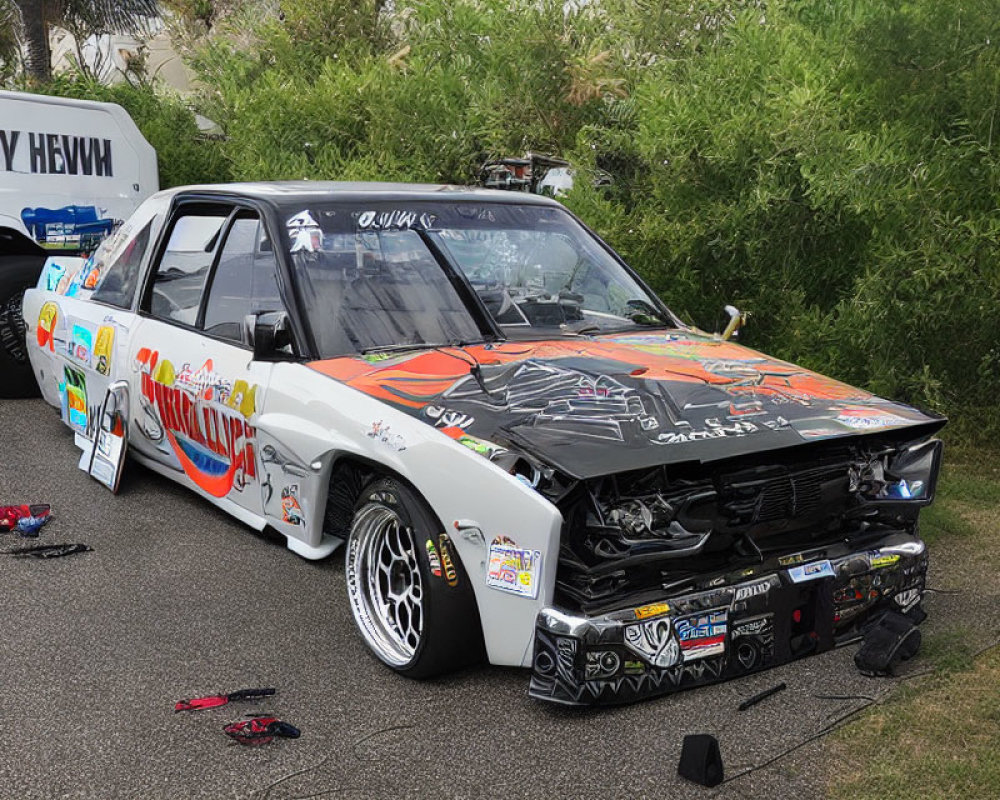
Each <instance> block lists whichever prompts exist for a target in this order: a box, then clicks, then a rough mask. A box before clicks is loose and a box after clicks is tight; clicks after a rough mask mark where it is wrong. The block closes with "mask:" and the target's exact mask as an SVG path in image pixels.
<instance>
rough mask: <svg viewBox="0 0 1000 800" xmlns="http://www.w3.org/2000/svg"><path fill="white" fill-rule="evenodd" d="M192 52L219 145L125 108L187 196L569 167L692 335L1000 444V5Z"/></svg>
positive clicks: (323, 26)
mask: <svg viewBox="0 0 1000 800" xmlns="http://www.w3.org/2000/svg"><path fill="white" fill-rule="evenodd" d="M231 5H232V7H233V8H234V9H235V10H233V11H232V12H231V13H227V14H226V15H225V16H224V18H221V19H220V20H219V21H218V23H217V24H213V26H212V28H211V33H210V34H209V35H207V36H206V37H205V38H204V39H203V40H202V41H201V42H200V44H197V45H196V46H195V47H193V48H192V49H191V51H190V52H189V53H188V57H189V58H188V60H189V63H190V64H191V66H192V67H193V68H194V70H195V71H196V73H197V74H198V76H199V79H200V84H199V85H200V87H201V89H200V94H199V97H198V104H199V108H200V110H201V111H202V112H203V113H205V114H206V115H207V116H208V117H210V118H211V119H213V120H216V121H217V122H218V123H219V124H220V125H221V126H222V127H223V129H224V130H225V133H226V136H227V138H226V139H225V141H222V142H204V141H202V140H200V138H199V137H198V136H197V135H196V133H195V130H194V127H193V122H192V121H191V117H190V115H189V113H188V112H187V110H186V109H184V108H183V106H181V105H180V104H179V102H178V101H177V100H176V99H173V98H170V97H165V96H162V95H159V94H157V93H155V92H153V91H152V90H150V89H149V88H148V87H138V88H136V87H128V86H125V87H114V88H111V89H105V88H101V87H93V86H88V85H84V84H80V83H72V82H71V83H65V84H60V85H58V86H57V87H56V90H57V91H61V92H65V93H77V94H75V96H100V98H101V99H112V100H114V101H116V102H120V103H121V104H122V105H124V106H125V107H126V108H127V109H128V110H129V111H130V112H131V113H132V114H133V116H135V117H136V121H137V122H138V123H139V126H140V128H142V129H143V130H144V131H145V132H146V135H147V137H148V138H149V139H150V141H151V142H152V143H153V144H154V146H155V147H157V150H158V152H159V155H160V164H161V179H162V181H163V183H164V185H170V184H172V183H179V182H187V181H203V180H214V179H218V178H221V177H232V178H234V179H240V180H246V179H282V178H307V177H308V178H317V179H318V178H327V179H379V180H408V181H431V182H456V183H470V182H473V181H474V180H475V178H476V176H477V173H478V168H479V166H480V165H481V164H482V162H483V161H484V160H485V159H486V158H487V157H492V156H499V155H520V154H521V153H523V152H524V151H527V150H535V151H541V152H549V153H554V154H558V155H562V156H564V157H568V158H570V159H571V160H572V161H573V162H574V164H575V165H577V167H578V168H579V170H580V171H579V173H578V174H579V175H581V176H585V175H587V174H589V170H591V169H594V168H599V169H604V170H607V171H609V172H611V173H612V175H613V176H614V179H615V183H614V185H613V186H612V187H611V188H610V189H595V188H594V187H592V186H591V185H589V182H588V181H587V180H586V179H581V180H578V181H577V185H576V187H575V188H574V189H573V191H572V192H571V194H570V195H569V196H568V197H567V198H566V203H567V205H569V206H570V207H571V208H572V209H574V210H575V211H576V212H577V213H578V214H580V216H581V217H582V218H583V219H584V220H585V221H586V222H588V223H589V224H590V225H591V226H592V227H593V228H594V229H595V230H597V232H598V233H600V234H601V235H603V236H604V237H605V238H606V239H607V240H608V241H609V242H611V243H612V244H613V245H614V246H615V247H616V248H617V249H618V250H619V251H620V252H621V253H622V254H623V255H624V256H625V258H626V260H628V261H629V262H630V263H631V264H633V265H634V266H635V267H636V268H637V269H638V270H639V272H640V273H641V274H643V275H644V276H645V278H646V279H647V280H648V281H649V282H650V283H651V284H652V285H653V287H654V288H655V289H656V290H657V291H658V292H659V293H660V294H661V295H662V296H663V297H664V299H665V300H666V301H667V302H668V303H669V304H670V305H671V306H672V307H673V308H674V310H675V311H677V312H678V313H680V314H681V316H683V317H684V318H686V319H688V320H692V321H694V322H695V323H697V324H698V325H700V326H701V327H704V328H709V329H711V328H714V327H716V326H718V325H719V324H720V323H721V316H722V314H721V308H722V305H723V304H724V303H727V302H731V303H734V304H736V305H738V306H740V307H742V308H744V309H745V310H747V311H749V312H750V313H751V314H752V318H751V325H750V327H749V328H748V331H747V336H748V341H749V342H750V343H751V344H753V345H755V346H759V347H760V348H761V349H764V350H767V351H769V352H772V353H775V354H776V355H779V356H782V357H784V358H787V359H790V360H794V361H797V362H799V363H804V364H805V365H807V366H810V367H813V368H815V369H818V370H820V371H823V372H828V373H830V374H833V375H835V376H837V377H839V378H842V379H844V380H847V381H850V382H853V383H857V384H861V385H864V386H867V387H869V388H871V389H873V390H874V391H876V392H879V393H882V394H886V395H889V396H892V397H896V398H899V399H903V400H907V401H910V402H913V403H916V404H919V405H923V406H928V407H931V408H935V409H938V410H943V411H946V412H948V413H949V414H951V415H952V416H954V417H955V418H956V419H957V420H958V422H959V428H960V429H961V430H962V432H963V434H964V435H966V436H968V437H970V440H971V441H975V440H976V438H977V437H982V438H984V439H985V438H992V437H995V436H996V435H997V434H1000V421H998V418H997V417H998V415H997V414H995V413H994V409H996V407H997V405H998V403H997V398H998V397H1000V315H998V314H997V313H996V309H997V307H998V303H1000V259H998V255H1000V252H998V249H1000V215H998V213H997V209H998V206H1000V203H998V199H1000V198H998V187H1000V170H998V163H997V156H998V144H997V140H998V139H1000V120H998V119H997V110H998V103H1000V56H998V52H997V48H998V44H1000V30H998V28H1000V13H998V12H1000V0H963V2H962V3H941V2H939V0H908V1H907V2H898V0H872V1H871V2H858V1H856V0H855V1H852V0H846V1H845V2H838V3H830V2H828V0H775V2H765V0H726V1H725V2H723V0H694V1H693V2H692V1H691V0H683V2H662V0H603V1H602V2H600V3H585V2H575V3H566V2H563V0H396V2H394V3H392V4H388V3H385V2H382V0H362V2H354V1H353V0H289V1H288V2H283V3H282V4H281V14H280V15H279V14H277V13H276V12H274V11H272V12H271V13H263V12H262V9H268V8H272V6H271V5H269V4H261V3H258V2H253V1H252V0H245V2H244V3H243V4H242V6H241V5H240V3H238V2H234V3H232V4H231Z"/></svg>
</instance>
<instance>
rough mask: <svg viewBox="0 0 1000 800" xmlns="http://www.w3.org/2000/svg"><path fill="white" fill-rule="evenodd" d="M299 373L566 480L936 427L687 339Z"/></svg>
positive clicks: (638, 338) (917, 415)
mask: <svg viewBox="0 0 1000 800" xmlns="http://www.w3.org/2000/svg"><path fill="white" fill-rule="evenodd" d="M310 366H312V367H313V368H314V369H316V370H318V371H320V372H322V373H324V374H327V375H329V376H330V377H333V378H335V379H337V380H340V381H342V382H344V383H346V384H348V385H350V386H353V387H355V388H357V389H359V390H360V391H363V392H365V393H366V394H369V395H371V396H373V397H377V398H379V399H381V400H384V401H385V402H387V403H390V404H391V405H393V406H395V407H397V408H399V409H401V410H404V411H406V412H407V413H409V414H411V415H413V416H415V417H417V418H418V419H421V420H423V421H424V422H426V423H427V424H428V425H432V426H435V427H436V428H438V429H440V430H441V431H442V433H443V434H445V435H448V436H451V437H452V438H454V439H456V440H458V441H459V442H461V443H462V444H465V445H467V446H469V447H471V448H472V449H474V450H476V451H477V452H480V453H482V454H483V455H486V456H491V455H493V454H495V453H496V451H497V450H498V449H500V448H503V447H507V446H510V445H513V446H515V447H517V448H520V449H522V450H524V451H525V452H526V453H528V454H529V455H532V456H534V457H536V458H538V459H540V460H541V461H543V462H545V463H547V464H549V465H551V466H553V467H556V468H558V469H559V470H561V471H562V472H564V473H566V474H567V475H569V476H572V477H576V478H588V477H595V476H598V475H607V474H611V473H615V472H622V471H625V470H630V469H640V468H644V467H650V466H654V465H657V464H676V463H680V462H685V461H697V462H708V461H715V460H718V459H724V458H732V457H735V456H740V455H746V454H750V453H758V452H762V451H766V450H774V449H781V448H787V447H794V446H797V445H802V444H805V443H807V442H811V441H816V440H821V439H831V438H837V437H857V436H866V435H873V434H881V433H889V432H896V433H893V434H892V438H894V439H897V438H902V439H915V438H918V437H920V436H925V435H929V434H930V433H933V432H934V431H936V430H938V429H939V428H940V427H941V426H942V425H944V423H945V420H944V418H943V417H939V416H937V415H932V414H928V413H925V412H922V411H919V410H917V409H915V408H912V407H910V406H907V405H904V404H901V403H894V402H891V401H888V400H884V399H882V398H880V397H876V396H875V395H872V394H871V393H869V392H866V391H863V390H861V389H856V388H854V387H851V386H848V385H847V384H843V383H840V382H838V381H834V380H831V379H830V378H825V377H823V376H821V375H818V374H816V373H814V372H810V371H808V370H805V369H802V368H801V367H797V366H795V365H793V364H789V363H787V362H784V361H777V360H775V359H771V358H769V357H767V356H765V355H763V354H761V353H758V352H755V351H753V350H750V349H748V348H745V347H741V346H740V345H736V344H733V343H731V342H723V341H719V340H717V339H714V338H711V337H707V336H700V335H696V334H693V333H688V332H674V331H671V332H667V333H664V332H656V333H639V334H628V335H617V336H606V337H600V338H594V339H584V338H580V339H568V340H566V339H561V340H555V341H543V342H526V343H516V342H504V343H500V344H496V345H477V346H471V347H465V348H457V347H456V348H452V347H443V348H437V349H434V350H419V351H408V352H406V353H401V354H398V355H391V356H390V355H388V354H379V355H377V356H371V357H367V358H361V357H357V358H353V357H346V358H337V359H331V360H326V361H318V362H313V363H312V364H311V365H310Z"/></svg>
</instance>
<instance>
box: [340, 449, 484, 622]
mask: <svg viewBox="0 0 1000 800" xmlns="http://www.w3.org/2000/svg"><path fill="white" fill-rule="evenodd" d="M380 478H390V479H392V480H394V481H396V482H398V483H400V484H401V485H403V486H405V487H406V488H407V489H409V490H410V491H411V492H413V494H414V495H416V496H417V497H418V498H420V500H421V501H422V502H423V504H424V505H425V506H426V509H427V511H428V512H429V513H430V515H431V517H432V518H433V519H434V522H435V523H436V524H437V527H438V531H437V532H438V533H448V529H447V528H446V527H445V525H444V523H443V522H442V521H441V516H440V514H438V512H437V509H435V508H434V506H433V504H431V503H430V501H428V500H427V498H426V497H424V495H423V493H422V492H421V491H420V489H419V487H417V486H416V485H415V484H414V483H413V482H412V481H411V480H409V479H408V478H406V477H405V476H404V475H402V474H401V473H399V472H397V471H396V470H394V469H392V467H390V466H387V465H386V464H385V463H383V462H379V461H375V460H373V459H370V458H366V457H365V456H362V455H358V454H357V453H352V452H344V453H341V454H339V455H335V456H333V458H332V460H331V463H330V474H329V478H328V480H327V496H326V506H325V507H324V510H323V533H324V535H331V536H338V537H340V538H341V539H343V540H344V541H345V542H346V541H347V536H348V535H349V534H350V526H351V521H352V519H353V517H354V507H355V505H356V504H357V501H358V498H360V497H361V493H362V492H363V491H364V489H365V487H366V486H368V485H369V484H370V483H372V482H373V481H376V480H378V479H380ZM450 552H451V554H452V555H453V556H454V557H455V559H457V560H458V562H459V565H460V566H461V569H462V571H463V572H464V573H465V575H466V579H467V580H468V581H469V583H470V585H469V587H468V590H469V591H468V592H467V598H466V600H467V602H470V603H472V605H473V608H474V610H475V616H476V620H477V624H478V627H479V631H480V633H481V634H482V636H483V637H484V639H485V637H486V630H485V626H484V623H483V615H482V613H481V612H480V608H479V601H478V600H477V598H476V592H475V591H474V590H473V588H472V586H471V583H472V575H473V572H472V571H471V570H470V569H469V568H468V566H466V564H465V562H464V561H463V560H462V555H461V553H460V552H459V551H458V548H457V547H454V546H453V547H451V548H450Z"/></svg>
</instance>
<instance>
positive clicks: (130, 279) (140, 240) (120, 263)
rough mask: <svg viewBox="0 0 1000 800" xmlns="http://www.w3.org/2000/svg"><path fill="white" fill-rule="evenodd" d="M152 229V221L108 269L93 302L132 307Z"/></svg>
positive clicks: (91, 297) (92, 296)
mask: <svg viewBox="0 0 1000 800" xmlns="http://www.w3.org/2000/svg"><path fill="white" fill-rule="evenodd" d="M152 227H153V220H150V221H149V222H147V223H146V224H145V225H144V226H143V227H142V229H141V230H140V231H139V232H138V233H137V234H136V235H135V236H134V237H133V238H132V241H130V242H129V243H128V244H126V245H125V247H124V248H123V249H122V251H121V253H120V254H119V256H118V258H117V259H115V261H114V263H112V264H110V265H109V266H108V267H107V268H106V270H105V272H104V275H103V277H102V278H101V282H100V284H98V286H97V288H96V289H95V290H94V293H93V294H92V295H91V296H90V299H91V300H96V301H98V302H99V303H107V304H108V305H109V306H117V307H118V308H131V307H132V298H133V297H134V296H135V289H136V286H137V284H138V283H139V270H140V267H141V266H142V257H143V255H144V254H145V252H146V248H147V247H149V237H150V231H151V230H152Z"/></svg>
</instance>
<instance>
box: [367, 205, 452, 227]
mask: <svg viewBox="0 0 1000 800" xmlns="http://www.w3.org/2000/svg"><path fill="white" fill-rule="evenodd" d="M436 219H437V217H436V216H435V215H434V214H428V213H424V214H418V213H417V212H416V211H408V210H406V209H393V210H392V211H362V212H361V213H360V214H358V230H360V231H387V230H410V229H412V228H417V229H420V230H425V229H427V228H432V227H434V221H435V220H436Z"/></svg>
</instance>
